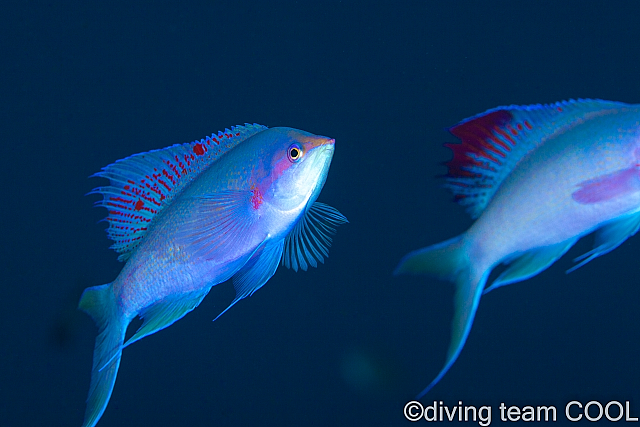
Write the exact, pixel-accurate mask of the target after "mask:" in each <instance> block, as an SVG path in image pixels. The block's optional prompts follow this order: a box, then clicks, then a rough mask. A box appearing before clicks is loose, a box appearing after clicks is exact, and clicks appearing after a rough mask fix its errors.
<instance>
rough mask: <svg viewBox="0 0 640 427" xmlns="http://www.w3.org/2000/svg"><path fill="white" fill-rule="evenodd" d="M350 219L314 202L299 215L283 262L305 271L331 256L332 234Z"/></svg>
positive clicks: (333, 209) (287, 243)
mask: <svg viewBox="0 0 640 427" xmlns="http://www.w3.org/2000/svg"><path fill="white" fill-rule="evenodd" d="M347 222H349V221H347V218H346V217H345V216H344V215H342V214H341V213H340V212H338V210H337V209H335V208H332V207H331V206H329V205H325V204H324V203H319V202H315V203H314V204H313V205H311V207H310V208H309V209H308V210H307V212H305V214H304V216H303V217H302V218H300V220H299V221H298V223H297V224H296V225H295V227H294V228H293V230H291V233H289V235H288V236H287V238H286V240H285V245H284V254H283V256H282V264H284V266H285V267H287V268H292V269H293V270H294V271H298V268H300V269H301V270H304V271H306V270H307V268H308V267H309V265H311V266H312V267H317V266H318V262H320V263H323V262H324V259H325V257H328V256H329V247H330V246H331V236H332V235H333V234H335V232H336V227H338V226H339V225H342V224H346V223H347Z"/></svg>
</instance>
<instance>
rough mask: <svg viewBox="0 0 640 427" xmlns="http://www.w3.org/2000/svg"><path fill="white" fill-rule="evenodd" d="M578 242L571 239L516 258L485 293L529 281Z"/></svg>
mask: <svg viewBox="0 0 640 427" xmlns="http://www.w3.org/2000/svg"><path fill="white" fill-rule="evenodd" d="M577 241H578V239H577V238H574V239H569V240H566V241H564V242H560V243H556V244H555V245H550V246H543V247H541V248H535V249H531V250H530V251H527V252H525V253H524V254H522V255H520V256H519V257H518V258H516V259H515V260H514V261H513V262H512V263H511V264H510V265H509V268H507V270H505V271H504V272H503V273H502V274H501V275H500V276H498V278H497V279H496V280H495V281H494V282H493V283H492V284H491V286H489V287H488V288H486V289H485V290H484V292H483V293H485V294H486V293H487V292H490V291H492V290H494V289H496V288H499V287H500V286H505V285H510V284H512V283H516V282H521V281H523V280H526V279H529V278H531V277H533V276H535V275H536V274H538V273H540V272H541V271H543V270H546V269H547V268H548V267H549V266H550V265H551V264H553V263H554V262H556V261H557V260H558V258H560V257H561V256H562V255H564V254H565V253H566V252H567V251H568V250H569V249H571V247H572V246H573V245H574V244H575V243H576V242H577Z"/></svg>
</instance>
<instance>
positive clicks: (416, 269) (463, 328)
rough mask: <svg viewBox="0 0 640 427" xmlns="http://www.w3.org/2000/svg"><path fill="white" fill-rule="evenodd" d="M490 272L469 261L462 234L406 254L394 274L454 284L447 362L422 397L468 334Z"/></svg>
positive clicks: (447, 368)
mask: <svg viewBox="0 0 640 427" xmlns="http://www.w3.org/2000/svg"><path fill="white" fill-rule="evenodd" d="M489 272H490V270H489V271H486V272H484V271H477V270H476V269H475V268H474V265H473V264H472V262H471V261H470V260H469V257H468V255H467V253H466V248H465V246H464V245H463V242H462V236H458V237H454V238H453V239H450V240H447V241H445V242H442V243H439V244H436V245H433V246H429V247H427V248H423V249H419V250H417V251H414V252H411V253H409V254H408V255H406V256H405V257H404V258H403V259H402V261H400V264H399V265H398V267H397V268H396V270H395V272H394V274H421V275H427V276H431V277H437V278H439V279H442V280H449V281H451V282H454V283H455V285H456V293H455V297H454V315H453V322H452V325H451V326H452V328H451V329H452V330H451V344H450V345H449V351H448V353H447V361H446V362H445V364H444V367H443V368H442V369H441V370H440V372H439V373H438V375H437V376H436V377H435V378H434V379H433V381H431V383H430V384H429V385H428V386H427V387H426V388H425V389H424V390H422V391H421V392H420V394H418V396H417V398H418V399H419V398H421V397H422V396H424V395H425V394H427V393H428V392H429V390H431V389H432V388H433V386H435V385H436V384H437V383H438V381H440V380H441V379H442V377H444V375H445V374H446V373H447V371H448V370H449V368H451V366H452V365H453V363H454V362H455V361H456V359H457V358H458V355H459V354H460V351H462V347H463V346H464V343H465V342H466V340H467V337H468V336H469V331H470V330H471V325H472V324H473V318H474V316H475V314H476V310H477V308H478V303H479V302H480V296H481V295H482V290H483V289H484V285H485V283H486V281H487V276H488V274H489Z"/></svg>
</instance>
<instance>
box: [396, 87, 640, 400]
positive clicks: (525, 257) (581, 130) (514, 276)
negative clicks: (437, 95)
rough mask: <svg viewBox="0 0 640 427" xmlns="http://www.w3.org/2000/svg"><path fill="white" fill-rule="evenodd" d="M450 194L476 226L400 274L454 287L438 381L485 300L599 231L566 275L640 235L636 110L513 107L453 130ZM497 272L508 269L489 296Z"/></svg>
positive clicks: (585, 104)
mask: <svg viewBox="0 0 640 427" xmlns="http://www.w3.org/2000/svg"><path fill="white" fill-rule="evenodd" d="M450 132H451V133H452V134H453V135H454V136H456V137H458V138H459V139H460V140H461V142H460V143H458V144H448V147H449V148H451V149H452V151H453V159H452V160H451V161H450V162H448V163H447V166H448V169H449V171H448V177H447V187H448V188H449V189H450V190H451V191H452V192H453V194H454V197H455V199H456V200H457V201H458V202H459V203H461V204H462V205H464V206H467V209H468V212H469V213H470V214H471V216H472V217H473V218H474V219H476V221H475V222H474V223H473V225H472V226H471V228H469V229H468V230H467V231H466V232H464V233H463V234H461V235H459V236H457V237H454V238H452V239H450V240H447V241H445V242H442V243H439V244H436V245H433V246H429V247H426V248H423V249H420V250H417V251H414V252H412V253H410V254H408V255H407V256H405V257H404V259H403V260H402V261H401V262H400V265H399V266H398V267H397V269H396V274H424V275H428V276H432V277H436V278H439V279H443V280H449V281H452V282H454V283H455V285H456V293H455V301H454V306H455V314H454V319H453V325H452V335H451V344H450V346H449V351H448V354H447V360H446V362H445V365H444V367H443V368H442V369H441V371H440V373H439V374H438V375H437V376H436V378H435V379H434V380H433V381H432V382H431V383H430V384H429V385H428V386H427V387H426V388H425V389H424V390H423V391H422V392H421V393H420V395H419V396H418V397H422V396H424V395H425V394H426V393H427V392H428V391H429V390H430V389H431V388H432V387H433V386H434V385H436V384H437V383H438V381H440V380H441V379H442V377H443V376H444V375H445V374H446V372H447V371H448V370H449V368H450V367H451V365H453V363H454V362H455V360H456V358H457V357H458V355H459V354H460V352H461V350H462V347H463V346H464V343H465V341H466V339H467V336H468V335H469V331H470V330H471V324H472V323H473V318H474V316H475V313H476V309H477V308H478V303H479V302H480V297H481V295H482V294H483V293H487V292H489V291H490V290H492V289H496V288H497V287H499V286H504V285H508V284H511V283H516V282H520V281H522V280H526V279H528V278H530V277H533V276H535V275H536V274H538V273H540V272H541V271H543V270H545V269H546V268H547V267H549V266H550V265H551V264H553V263H554V262H555V261H556V260H557V259H558V258H560V257H561V256H562V255H564V254H565V252H567V251H568V250H569V249H570V248H571V247H572V246H573V245H574V244H575V243H576V241H577V240H578V239H580V238H581V237H582V236H584V235H586V234H589V233H591V232H594V231H595V238H596V243H595V247H594V248H593V249H592V250H591V251H589V252H587V253H586V254H584V255H582V256H580V257H579V258H577V260H576V261H577V262H578V264H576V265H575V266H574V267H573V268H572V269H571V270H570V271H572V270H575V269H576V268H578V267H580V266H583V265H584V264H586V263H587V262H589V261H591V260H593V259H594V258H596V257H598V256H600V255H604V254H606V253H608V252H610V251H612V250H613V249H615V248H617V247H618V246H619V245H620V244H622V242H624V241H625V240H626V239H627V238H628V237H629V236H632V235H634V234H635V233H636V232H637V231H638V228H639V227H640V105H629V104H624V103H621V102H610V101H602V100H589V99H585V100H578V101H566V102H558V103H555V104H550V105H530V106H514V105H512V106H507V107H498V108H494V109H491V110H488V111H486V112H484V113H482V114H479V115H477V116H473V117H471V118H468V119H466V120H463V121H462V122H461V123H459V124H457V125H455V126H454V127H452V128H451V129H450ZM500 264H507V265H508V267H507V269H506V270H505V271H504V272H503V273H502V274H500V275H499V276H498V278H497V279H496V280H495V281H494V282H493V283H491V285H490V286H489V287H487V288H485V284H486V281H487V277H488V276H489V274H490V273H491V271H492V270H493V269H494V268H495V267H496V266H498V265H500Z"/></svg>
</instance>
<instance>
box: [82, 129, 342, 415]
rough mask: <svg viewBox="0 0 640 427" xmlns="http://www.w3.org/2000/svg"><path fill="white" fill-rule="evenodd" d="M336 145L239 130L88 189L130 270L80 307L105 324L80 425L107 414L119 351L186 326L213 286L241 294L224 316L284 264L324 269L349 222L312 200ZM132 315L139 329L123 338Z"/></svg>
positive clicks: (167, 153) (168, 151) (131, 166)
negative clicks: (227, 285)
mask: <svg viewBox="0 0 640 427" xmlns="http://www.w3.org/2000/svg"><path fill="white" fill-rule="evenodd" d="M334 146H335V141H334V140H333V139H331V138H327V137H324V136H316V135H313V134H311V133H308V132H304V131H301V130H296V129H291V128H271V129H267V128H266V127H265V126H261V125H256V124H254V125H245V126H235V127H233V128H231V130H229V129H227V130H225V131H224V132H218V134H214V135H212V136H211V137H207V138H205V139H202V140H200V141H194V142H191V143H187V144H181V145H174V146H171V147H168V148H165V149H162V150H155V151H150V152H148V153H141V154H136V155H134V156H131V157H128V158H126V159H123V160H120V161H117V162H115V163H113V164H112V165H109V166H107V167H105V168H103V169H102V171H101V172H99V173H97V174H96V175H95V176H97V177H101V178H106V179H108V180H109V181H110V185H108V186H105V187H98V188H96V189H95V190H93V192H92V193H97V194H100V195H102V197H103V199H102V200H101V201H99V202H97V205H98V206H102V207H105V208H107V210H108V212H109V213H108V216H107V218H106V221H107V222H108V224H109V227H108V229H107V234H108V235H109V237H110V238H111V239H112V240H113V241H114V242H115V243H114V244H113V246H112V247H113V249H115V250H116V251H117V252H119V253H120V258H119V259H120V260H121V261H126V264H125V265H124V268H123V269H122V271H121V272H120V274H119V275H118V277H117V278H116V279H115V280H114V281H113V282H112V283H110V284H107V285H102V286H95V287H92V288H88V289H86V290H85V291H84V293H83V294H82V298H81V299H80V308H81V309H82V310H84V311H85V312H87V313H88V314H89V315H91V317H93V319H94V320H95V321H96V323H97V325H98V328H99V334H98V337H97V339H96V344H95V349H94V353H93V368H92V373H91V385H90V389H89V397H88V399H87V409H86V413H85V419H84V423H83V427H92V426H94V425H96V423H97V422H98V420H99V419H100V417H101V416H102V414H103V412H104V410H105V408H106V406H107V403H108V402H109V398H110V397H111V392H112V390H113V386H114V383H115V379H116V374H117V372H118V367H119V365H120V358H121V355H122V350H123V349H124V347H126V346H128V345H129V344H131V343H133V342H135V341H138V340H139V339H141V338H143V337H145V336H147V335H149V334H153V333H154V332H157V331H159V330H161V329H163V328H166V327H167V326H169V325H171V324H172V323H173V322H175V321H176V320H179V319H180V318H182V317H183V316H184V315H185V314H187V313H188V312H190V311H191V310H193V309H194V308H196V307H197V306H198V304H200V302H201V301H202V299H203V298H204V297H205V296H206V295H207V293H208V292H209V290H210V289H211V287H212V286H214V285H216V284H218V283H222V282H224V281H226V280H228V279H232V280H233V285H234V287H235V290H236V297H235V299H234V300H233V302H232V303H231V305H230V306H229V307H227V309H225V310H224V311H223V313H224V312H225V311H227V310H228V309H229V308H230V307H231V306H232V305H233V304H235V303H236V302H237V301H239V300H240V299H242V298H245V297H247V296H249V295H252V294H253V293H254V292H255V291H257V290H258V289H260V288H261V287H262V286H263V285H264V284H265V283H266V282H267V281H268V280H269V279H270V278H271V276H273V274H274V273H275V271H276V269H277V267H278V264H280V263H282V264H284V265H285V266H286V267H287V268H292V269H294V270H296V271H297V270H298V269H302V270H306V269H307V268H308V267H309V266H313V267H316V266H317V265H318V263H322V262H324V259H325V257H327V256H328V249H329V246H330V245H331V235H332V234H333V233H334V232H335V230H336V227H337V226H338V225H340V224H344V223H346V222H347V219H346V218H345V217H344V216H343V215H342V214H341V213H340V212H338V211H337V210H335V209H334V208H332V207H330V206H327V205H325V204H323V203H319V202H316V199H317V197H318V195H319V194H320V191H321V190H322V187H323V185H324V183H325V180H326V178H327V173H328V172H329V165H330V164H331V159H332V157H333V152H334ZM136 316H140V317H141V318H142V319H143V323H142V326H141V327H140V328H139V329H138V331H137V332H136V333H135V334H134V335H133V336H132V337H131V338H130V339H129V340H128V341H126V342H124V338H125V332H126V329H127V326H128V325H129V323H130V322H131V320H132V319H133V318H134V317H136ZM216 318H217V317H216Z"/></svg>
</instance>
